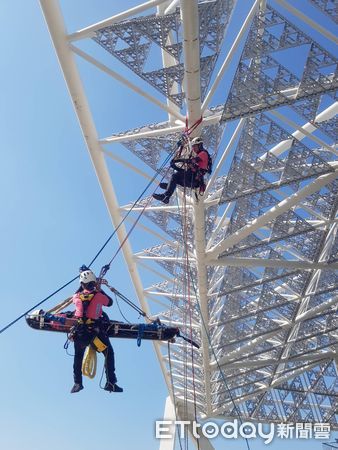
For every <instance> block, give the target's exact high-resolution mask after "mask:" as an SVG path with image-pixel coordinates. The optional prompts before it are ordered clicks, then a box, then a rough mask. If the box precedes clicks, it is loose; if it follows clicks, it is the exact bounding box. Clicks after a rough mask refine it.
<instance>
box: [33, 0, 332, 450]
mask: <svg viewBox="0 0 338 450" xmlns="http://www.w3.org/2000/svg"><path fill="white" fill-rule="evenodd" d="M40 1H41V5H42V8H43V11H44V14H45V17H46V20H47V24H48V27H49V30H50V33H51V36H52V39H53V42H54V45H55V48H56V50H57V54H58V57H59V60H60V64H61V67H62V70H63V72H64V75H65V79H66V82H67V84H68V88H69V90H70V94H71V96H72V99H73V102H74V105H75V108H76V112H77V115H78V117H79V120H80V124H81V127H82V129H83V132H84V136H85V138H86V142H87V145H88V149H89V151H90V155H91V158H92V160H93V163H94V166H95V170H96V173H97V175H98V178H99V182H100V184H101V186H102V189H103V193H104V196H105V199H106V202H107V205H108V209H109V212H110V214H111V216H112V220H113V223H114V225H115V226H117V224H118V223H119V222H120V220H121V218H122V216H123V214H124V212H125V211H127V210H128V209H129V207H130V206H129V205H127V206H124V207H122V208H121V207H120V205H119V203H118V201H117V198H116V196H115V192H114V188H113V184H112V181H111V177H110V173H109V171H108V169H107V166H106V163H105V153H106V154H107V153H108V150H107V149H106V148H107V146H108V145H110V144H116V143H119V144H122V145H123V146H124V147H125V148H126V149H127V150H128V151H130V152H132V153H133V154H134V155H136V156H137V157H138V158H140V159H141V160H142V161H143V162H144V163H145V164H147V165H148V166H149V168H150V169H151V170H152V171H155V172H156V171H157V172H161V169H160V167H161V164H162V161H163V158H164V156H167V155H168V153H169V152H170V151H171V150H172V147H173V143H175V142H176V141H177V140H178V138H179V137H180V135H181V133H182V131H184V129H185V115H186V116H187V118H188V123H189V125H190V126H191V125H192V124H194V123H195V122H196V121H197V120H198V119H199V118H200V117H201V116H202V117H203V121H202V123H201V125H199V127H198V128H197V129H196V130H195V135H197V134H200V135H201V136H202V137H203V140H204V143H205V146H206V148H208V149H209V151H210V153H211V154H212V155H213V157H214V171H213V174H212V176H211V177H210V179H209V180H208V184H207V189H206V192H205V195H204V197H199V198H198V199H197V198H196V196H195V195H194V193H192V195H190V194H189V195H188V196H187V207H186V209H184V208H183V200H182V195H183V192H182V191H179V192H178V195H177V199H175V200H174V199H172V200H171V203H170V205H168V206H162V205H158V204H156V205H150V206H146V208H145V212H144V221H148V223H149V220H150V221H151V222H152V223H153V225H154V226H156V228H157V229H160V230H161V233H162V234H161V236H159V234H158V233H154V232H153V231H152V230H153V229H154V228H151V229H149V228H147V229H148V231H150V234H152V237H153V239H154V245H153V246H151V247H150V248H147V249H136V252H135V253H134V252H133V250H132V248H131V243H130V242H129V240H128V241H127V242H126V244H125V245H124V247H123V253H124V257H125V260H126V264H127V267H128V269H129V271H130V275H131V279H132V281H133V283H134V286H135V290H136V293H137V296H138V299H139V301H140V303H141V305H142V307H143V308H144V309H145V310H146V311H147V312H148V313H149V314H150V313H151V312H150V307H149V304H148V299H149V298H157V299H160V300H161V304H162V305H163V310H162V312H161V313H160V314H158V315H159V317H160V318H161V319H162V320H164V321H167V322H168V323H174V324H179V325H180V326H181V327H182V329H183V331H185V332H186V333H187V334H189V333H190V331H189V327H187V326H186V322H187V315H188V314H189V311H191V320H192V334H193V337H194V338H195V339H196V340H197V341H198V342H199V343H200V344H201V348H200V350H196V349H194V370H193V368H192V364H191V359H189V358H190V356H188V355H190V354H191V349H190V347H188V348H187V347H186V346H183V345H180V344H179V343H176V344H173V345H172V346H171V347H172V349H171V361H170V366H169V365H168V364H169V358H168V354H167V350H166V347H163V348H162V347H161V346H160V345H157V344H156V345H155V346H154V348H155V351H156V353H157V356H158V359H159V362H160V365H161V368H162V371H163V374H164V376H165V379H166V381H167V385H168V389H169V392H170V395H171V396H172V398H173V399H175V406H176V408H178V413H179V414H182V415H186V414H187V411H185V412H184V411H183V409H182V408H183V406H182V405H183V402H188V403H189V404H191V406H193V404H194V403H195V400H196V405H197V408H198V413H199V416H200V417H201V418H206V417H226V418H236V417H238V416H239V415H240V416H241V417H242V418H243V419H247V420H254V421H262V422H327V423H330V424H331V427H332V428H334V429H338V374H337V370H338V369H337V365H338V356H337V354H338V316H337V304H338V283H337V281H338V277H337V269H338V253H337V251H338V233H337V230H338V218H337V209H338V196H337V193H338V180H337V177H338V161H337V155H338V150H337V147H336V144H335V139H336V136H337V118H336V113H337V111H338V103H337V102H336V97H335V96H336V93H337V84H338V81H337V59H336V58H335V56H334V55H333V54H332V52H331V51H329V50H328V49H327V48H325V46H323V44H322V43H321V44H320V43H318V42H317V41H316V40H315V39H314V38H313V37H312V34H311V35H310V34H308V33H307V32H305V31H304V30H303V29H302V28H301V27H300V26H299V25H296V24H295V22H296V23H298V24H299V23H302V24H305V25H306V26H305V27H304V28H305V29H306V27H308V26H310V27H312V28H313V29H314V30H315V31H316V33H320V34H321V35H322V37H323V39H322V41H324V42H326V41H327V42H328V43H332V41H333V42H335V43H337V39H336V37H335V36H334V35H333V34H332V33H331V32H330V31H329V30H328V29H324V28H323V27H322V26H320V25H319V24H317V23H315V22H314V21H313V20H311V19H310V18H309V17H308V16H307V15H306V13H305V10H306V7H305V8H304V11H300V10H298V9H296V8H295V7H293V6H291V5H290V4H289V3H287V2H286V1H285V0H276V1H274V2H271V4H270V2H266V1H263V0H256V1H253V0H252V1H251V3H252V7H251V10H250V12H249V14H248V15H247V17H246V18H245V20H244V23H243V24H240V25H241V28H240V29H239V31H238V34H237V36H236V37H235V39H234V40H233V42H232V45H231V47H230V50H229V51H227V52H226V54H225V56H224V55H223V57H224V60H223V61H221V57H220V55H222V48H223V46H224V37H225V35H226V33H227V30H228V27H229V24H231V21H232V20H233V17H235V11H236V8H237V7H238V5H237V2H236V0H210V1H201V2H197V1H195V0H181V2H180V1H177V0H176V1H172V2H170V1H160V0H158V1H154V0H153V1H148V2H147V3H144V4H142V5H139V6H137V7H135V8H133V9H131V10H129V11H126V12H124V13H121V14H119V15H117V16H113V17H111V18H109V19H107V20H104V21H102V22H100V23H96V24H93V25H90V26H88V27H87V28H84V29H82V30H80V31H78V32H75V33H72V34H67V33H66V31H65V28H64V25H63V19H62V15H61V12H60V10H59V8H58V4H57V1H56V0H40ZM248 3H250V2H248ZM304 3H305V2H304ZM311 3H312V7H315V10H316V11H317V12H318V14H323V13H324V14H325V15H327V16H329V17H330V19H332V20H333V21H335V22H337V11H336V10H335V9H334V8H332V2H328V1H315V0H311ZM155 7H156V8H157V10H156V13H154V8H155ZM316 8H319V9H316ZM283 11H284V13H283ZM86 39H87V40H92V42H93V43H94V44H96V45H98V46H99V47H101V48H103V49H104V50H106V51H107V52H108V53H109V55H110V56H111V58H112V63H111V64H112V67H114V68H115V66H114V64H115V63H116V62H118V63H119V64H121V63H122V64H123V65H125V66H126V67H127V68H128V69H129V70H130V71H131V72H133V73H134V74H136V75H137V76H138V77H140V78H141V79H142V80H143V81H144V82H146V83H147V84H148V85H149V90H142V89H141V88H139V87H138V86H137V85H135V84H133V83H132V82H131V81H129V80H127V79H126V78H125V77H123V76H121V75H119V74H118V73H117V72H116V71H115V70H113V69H112V68H110V67H108V66H106V65H104V64H103V63H101V62H100V61H99V60H97V59H96V58H95V57H94V56H92V55H89V54H88V53H85V52H84V51H83V50H81V49H80V47H79V46H77V45H76V44H77V43H78V41H81V40H86ZM153 47H156V48H157V49H158V54H159V60H158V61H154V60H153V59H152V60H151V66H152V69H151V70H150V69H149V68H147V67H148V66H149V58H152V56H150V55H152V54H153V53H152V52H151V49H152V48H153ZM75 54H76V55H78V56H80V57H82V58H84V59H85V60H87V61H89V62H90V63H91V64H93V65H94V66H95V67H96V68H97V69H98V70H103V71H104V72H105V73H106V74H108V75H110V76H111V77H113V78H115V79H117V80H118V81H120V82H122V83H124V84H125V85H127V86H128V87H130V88H131V89H133V90H135V91H137V92H138V93H140V94H141V95H143V96H144V97H145V98H146V99H147V100H148V101H150V102H151V103H153V104H155V105H157V106H158V107H160V108H162V109H163V110H165V111H166V112H167V113H168V120H167V121H166V122H162V123H153V124H150V125H143V124H140V126H139V128H137V129H131V130H127V131H123V132H121V133H118V134H115V135H112V136H108V137H102V138H101V137H100V138H99V137H98V135H97V131H96V128H95V124H94V122H93V119H92V115H91V112H90V108H89V105H88V102H87V98H86V94H85V91H84V89H83V86H82V84H81V80H80V77H79V73H78V68H77V65H76V62H75V59H74V55H75ZM296 55H297V56H296ZM295 57H299V58H300V59H301V63H299V64H290V60H292V58H295ZM236 58H237V59H236ZM236 61H237V62H236ZM235 62H236V65H237V66H236V67H235V70H234V71H233V77H232V81H231V82H230V84H229V86H228V87H227V89H224V87H223V88H220V86H222V80H223V78H224V76H225V75H226V74H227V71H228V69H229V67H230V66H231V64H235ZM154 67H155V68H154ZM216 92H217V93H218V95H217V96H216ZM222 92H224V93H223V94H222ZM155 94H156V95H155ZM222 96H223V101H222V102H219V101H218V102H217V104H214V105H213V104H212V102H213V101H215V98H217V100H219V98H221V97H222ZM161 97H162V98H164V99H166V103H165V102H163V101H162V100H161ZM231 126H232V128H233V130H234V131H232V132H231V133H230V132H228V131H227V130H229V129H232V128H231ZM113 157H114V158H115V160H118V161H119V162H121V163H122V164H124V166H126V167H128V168H129V169H130V170H135V171H136V172H137V173H138V174H139V175H141V176H142V175H144V174H143V173H142V172H141V171H140V170H139V169H137V168H135V167H133V166H132V164H131V163H127V162H125V161H123V160H121V159H120V158H119V157H117V156H114V155H113ZM162 174H164V175H165V176H166V177H168V175H167V173H166V172H163V170H162ZM177 204H178V206H177ZM144 205H148V199H143V200H142V201H141V202H140V204H139V205H138V207H137V208H135V210H134V211H135V212H137V211H139V210H140V209H142V208H143V207H144ZM183 221H185V222H186V224H187V226H186V236H185V237H186V241H187V249H188V250H187V251H188V252H189V255H190V256H189V260H190V264H191V270H190V276H189V277H188V278H189V279H190V286H189V289H190V292H191V295H190V302H188V301H187V286H186V284H187V281H186V280H187V274H186V266H185V263H184V261H185V255H184V252H183V249H182V223H183ZM143 227H144V229H146V226H145V225H143ZM125 236H126V230H125V228H124V227H121V228H120V229H119V230H118V237H119V239H120V241H121V242H122V241H123V239H124V238H125ZM156 264H158V265H159V266H160V268H159V269H155V267H156V266H155V265H156ZM139 265H142V266H143V267H147V268H148V269H149V270H150V271H151V273H152V274H153V275H154V284H153V285H152V286H150V287H147V288H144V287H143V284H142V281H141V278H140V276H139V272H138V266H139ZM189 361H190V362H189ZM169 369H170V370H169ZM168 371H169V372H170V375H168ZM193 378H195V383H194V384H195V390H196V399H194V393H193V392H194V386H193ZM204 445H205V448H212V447H211V446H210V444H209V443H205V444H204Z"/></svg>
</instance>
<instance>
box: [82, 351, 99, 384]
mask: <svg viewBox="0 0 338 450" xmlns="http://www.w3.org/2000/svg"><path fill="white" fill-rule="evenodd" d="M96 368H97V356H96V350H95V349H94V348H93V347H92V346H91V345H88V346H87V348H86V351H85V354H84V357H83V361H82V373H83V375H84V376H86V377H88V378H90V379H93V378H94V377H95V375H96Z"/></svg>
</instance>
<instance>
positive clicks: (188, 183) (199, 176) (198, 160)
mask: <svg viewBox="0 0 338 450" xmlns="http://www.w3.org/2000/svg"><path fill="white" fill-rule="evenodd" d="M191 148H192V151H193V157H191V158H189V159H175V158H174V159H173V160H172V161H171V163H170V165H171V167H172V168H173V169H175V172H174V173H173V175H172V177H171V179H170V181H169V184H168V183H160V188H162V189H165V192H164V193H163V194H153V197H154V198H155V199H156V200H160V201H161V202H163V203H169V200H170V197H171V196H172V195H173V193H174V192H175V189H176V186H177V185H178V184H179V185H180V186H182V187H188V188H191V189H193V188H197V187H202V186H203V185H204V179H203V176H204V174H205V173H206V172H207V171H208V166H209V154H208V152H207V150H205V149H204V147H203V141H202V139H201V138H200V137H196V138H194V139H193V140H192V141H191ZM177 163H184V164H183V167H179V166H178V165H177Z"/></svg>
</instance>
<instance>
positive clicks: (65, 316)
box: [26, 310, 199, 347]
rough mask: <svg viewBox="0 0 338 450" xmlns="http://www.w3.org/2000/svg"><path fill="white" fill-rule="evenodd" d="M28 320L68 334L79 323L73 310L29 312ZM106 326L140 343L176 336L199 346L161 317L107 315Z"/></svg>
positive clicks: (41, 327) (37, 327)
mask: <svg viewBox="0 0 338 450" xmlns="http://www.w3.org/2000/svg"><path fill="white" fill-rule="evenodd" d="M26 322H27V324H28V325H29V326H30V327H31V328H34V329H35V330H44V331H56V332H59V333H67V334H69V333H70V332H71V330H72V328H73V327H75V326H76V325H77V324H78V320H77V318H75V317H73V313H72V312H63V313H57V314H51V313H48V312H45V311H43V310H37V311H33V312H32V313H30V314H27V315H26ZM106 327H107V328H106V333H107V335H108V336H109V338H125V339H137V341H138V344H140V342H141V340H143V339H145V340H155V341H169V342H174V341H175V337H182V338H183V339H184V340H187V341H188V342H190V343H191V344H192V345H194V346H195V347H199V345H198V344H196V343H195V342H192V341H190V339H188V338H186V337H185V336H182V335H181V334H180V330H179V328H176V327H168V326H167V325H164V324H163V323H161V322H160V320H159V319H157V320H155V321H153V322H151V323H139V324H129V323H124V322H119V321H116V320H110V319H109V318H108V316H107V325H106Z"/></svg>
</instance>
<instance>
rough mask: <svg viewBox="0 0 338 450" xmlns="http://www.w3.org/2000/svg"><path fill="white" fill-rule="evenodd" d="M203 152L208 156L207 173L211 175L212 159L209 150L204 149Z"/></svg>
mask: <svg viewBox="0 0 338 450" xmlns="http://www.w3.org/2000/svg"><path fill="white" fill-rule="evenodd" d="M203 151H204V152H205V153H206V154H207V155H208V167H207V168H206V170H205V173H208V174H209V175H210V174H211V173H212V158H211V156H210V153H209V152H208V150H206V149H205V148H204V149H203Z"/></svg>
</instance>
